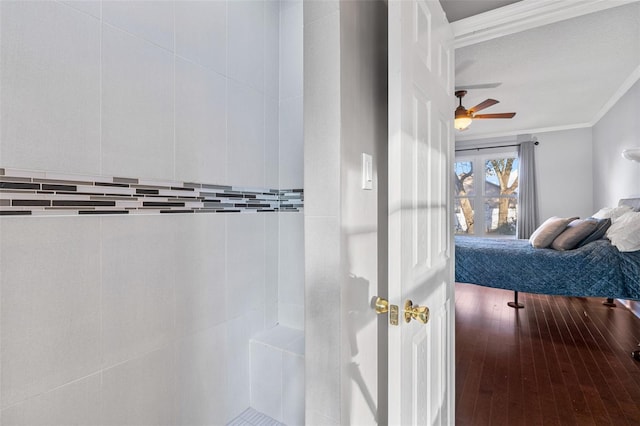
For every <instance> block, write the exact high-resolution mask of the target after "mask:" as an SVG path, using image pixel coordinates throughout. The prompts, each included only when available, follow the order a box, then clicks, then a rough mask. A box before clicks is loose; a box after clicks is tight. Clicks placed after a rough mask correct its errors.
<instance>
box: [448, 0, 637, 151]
mask: <svg viewBox="0 0 640 426" xmlns="http://www.w3.org/2000/svg"><path fill="white" fill-rule="evenodd" d="M455 55H456V86H460V85H471V84H482V83H493V82H501V83H502V85H501V86H500V87H497V88H493V89H479V90H470V91H469V93H468V94H467V96H465V98H464V99H463V105H464V106H465V107H467V108H470V107H472V106H474V105H476V104H478V103H480V102H482V101H483V100H485V99H486V98H494V99H497V100H499V101H500V103H499V104H497V105H495V106H492V107H490V108H487V109H486V110H484V111H482V113H496V112H511V111H515V112H517V115H516V116H515V117H514V118H513V119H511V120H476V121H474V122H473V124H472V125H471V126H470V127H469V129H468V130H466V131H464V132H457V131H456V139H458V140H462V139H475V138H481V137H489V136H495V135H506V134H518V133H529V132H531V131H535V130H539V129H546V128H554V127H570V126H577V125H580V124H586V123H590V122H591V121H592V120H593V119H594V118H596V117H597V115H598V113H599V112H600V111H601V109H602V108H603V107H604V105H605V104H606V103H607V102H608V101H609V100H610V99H611V97H612V96H613V95H614V94H615V93H616V91H618V89H619V88H620V87H621V86H622V85H623V83H624V82H625V80H627V78H628V77H629V76H630V75H631V74H632V73H633V72H634V70H635V69H636V68H638V67H639V66H640V3H632V4H629V5H626V6H620V7H616V8H612V9H607V10H604V11H601V12H596V13H592V14H589V15H584V16H580V17H577V18H573V19H569V20H565V21H561V22H557V23H554V24H549V25H545V26H542V27H538V28H535V29H532V30H527V31H523V32H520V33H516V34H512V35H509V36H506V37H500V38H496V39H493V40H489V41H486V42H482V43H479V44H475V45H471V46H467V47H463V48H459V49H456V53H455Z"/></svg>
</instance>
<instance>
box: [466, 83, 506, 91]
mask: <svg viewBox="0 0 640 426" xmlns="http://www.w3.org/2000/svg"><path fill="white" fill-rule="evenodd" d="M501 85H502V83H484V84H463V85H460V86H456V90H476V89H495V88H496V87H499V86H501Z"/></svg>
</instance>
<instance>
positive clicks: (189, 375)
mask: <svg viewBox="0 0 640 426" xmlns="http://www.w3.org/2000/svg"><path fill="white" fill-rule="evenodd" d="M225 339H226V325H225V324H221V325H218V326H215V327H213V328H210V329H208V330H205V331H203V332H201V333H198V334H194V335H192V336H189V337H187V338H185V339H182V340H178V341H177V343H176V380H177V388H176V394H177V399H178V400H177V424H180V425H214V424H222V423H224V411H225V409H226V399H227V395H226V393H227V391H226V386H225V385H226V383H227V380H236V377H235V372H234V371H230V370H228V369H227V360H226V351H224V350H222V344H221V343H222V342H224V341H225Z"/></svg>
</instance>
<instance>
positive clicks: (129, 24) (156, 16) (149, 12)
mask: <svg viewBox="0 0 640 426" xmlns="http://www.w3.org/2000/svg"><path fill="white" fill-rule="evenodd" d="M173 16H174V15H173V2H169V1H144V0H128V1H108V0H103V1H102V19H103V20H104V21H105V22H107V23H109V24H111V25H114V26H117V27H118V28H122V29H124V30H125V31H127V32H129V33H131V34H134V35H136V36H138V37H142V38H144V39H145V40H148V41H150V42H152V43H154V44H156V45H158V46H161V47H164V48H165V49H168V50H173V47H174V46H173V40H174V36H173V34H174V29H173V19H174V18H173Z"/></svg>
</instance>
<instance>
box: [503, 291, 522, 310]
mask: <svg viewBox="0 0 640 426" xmlns="http://www.w3.org/2000/svg"><path fill="white" fill-rule="evenodd" d="M507 305H509V306H510V307H512V308H514V309H522V308H524V305H523V304H522V303H518V292H517V291H514V292H513V302H509V303H507Z"/></svg>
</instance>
